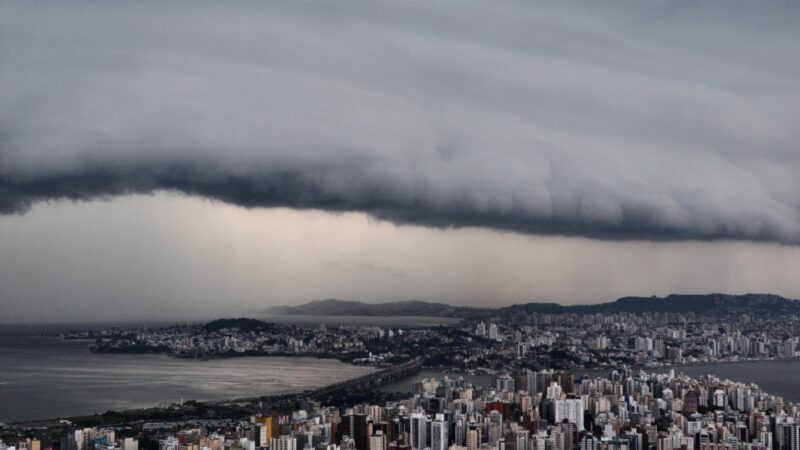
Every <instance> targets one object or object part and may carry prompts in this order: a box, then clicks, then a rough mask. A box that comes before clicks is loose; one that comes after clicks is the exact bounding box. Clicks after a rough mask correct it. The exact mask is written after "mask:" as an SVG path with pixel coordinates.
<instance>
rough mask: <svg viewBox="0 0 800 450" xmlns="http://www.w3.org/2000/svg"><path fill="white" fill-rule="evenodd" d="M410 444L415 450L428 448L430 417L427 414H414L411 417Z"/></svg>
mask: <svg viewBox="0 0 800 450" xmlns="http://www.w3.org/2000/svg"><path fill="white" fill-rule="evenodd" d="M409 428H410V429H409V440H410V441H411V442H409V444H410V445H411V448H412V449H414V450H422V449H424V448H426V447H427V441H428V437H427V431H428V416H426V415H425V414H420V413H414V414H412V415H411V423H410V427H409Z"/></svg>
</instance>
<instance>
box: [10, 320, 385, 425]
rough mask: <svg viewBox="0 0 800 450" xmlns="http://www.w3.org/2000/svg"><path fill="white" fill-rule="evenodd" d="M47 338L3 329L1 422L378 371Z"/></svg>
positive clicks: (277, 389) (290, 388)
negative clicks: (119, 351)
mask: <svg viewBox="0 0 800 450" xmlns="http://www.w3.org/2000/svg"><path fill="white" fill-rule="evenodd" d="M61 328H62V330H63V326H62V327H61ZM68 328H70V329H75V328H82V327H79V326H74V325H73V326H69V327H68ZM57 330H58V327H47V328H45V329H44V331H57ZM40 331H43V329H42V327H36V326H9V325H0V422H6V423H7V422H12V421H16V420H26V419H36V418H51V417H65V416H73V415H81V414H90V413H95V412H103V411H107V410H110V409H115V410H120V409H127V408H139V407H148V406H156V405H159V404H168V403H172V402H175V401H180V400H190V399H194V400H222V399H227V398H234V397H244V396H254V395H261V394H273V393H284V392H296V391H302V390H305V389H308V388H314V387H319V386H323V385H326V384H329V383H333V382H336V381H341V380H345V379H349V378H354V377H357V376H360V375H362V374H365V373H369V372H371V371H373V370H374V369H373V368H371V367H363V366H353V365H350V364H344V363H341V362H339V361H336V360H328V359H316V358H291V357H245V358H228V359H218V360H209V361H198V360H184V359H176V358H170V357H167V356H163V355H107V354H106V355H103V354H94V353H91V352H89V350H88V348H89V345H90V342H86V341H65V340H61V339H58V338H41V337H37V336H36V334H37V332H40Z"/></svg>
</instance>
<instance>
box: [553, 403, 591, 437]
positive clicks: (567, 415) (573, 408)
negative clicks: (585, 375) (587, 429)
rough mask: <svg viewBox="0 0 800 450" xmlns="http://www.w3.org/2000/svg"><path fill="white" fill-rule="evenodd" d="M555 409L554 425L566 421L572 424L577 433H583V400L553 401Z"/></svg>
mask: <svg viewBox="0 0 800 450" xmlns="http://www.w3.org/2000/svg"><path fill="white" fill-rule="evenodd" d="M553 406H554V407H555V421H556V423H559V422H562V421H563V420H565V419H566V420H567V421H568V422H569V423H574V424H575V426H577V428H578V431H583V430H584V427H583V400H582V399H580V398H566V399H564V400H555V401H554V402H553Z"/></svg>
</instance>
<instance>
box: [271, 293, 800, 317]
mask: <svg viewBox="0 0 800 450" xmlns="http://www.w3.org/2000/svg"><path fill="white" fill-rule="evenodd" d="M262 312H265V313H267V314H278V315H286V314H292V315H320V316H433V317H454V318H462V319H473V318H481V317H496V316H513V315H518V314H548V313H549V314H557V313H574V314H596V313H605V314H611V313H622V312H626V313H645V312H651V313H656V312H658V313H678V312H683V313H688V312H693V313H695V314H701V315H702V314H705V315H726V316H730V315H742V314H762V315H774V314H781V315H785V314H798V315H800V301H798V300H795V299H789V298H785V297H782V296H779V295H775V294H763V293H748V294H739V295H734V294H721V293H712V294H670V295H667V296H665V297H657V296H651V297H637V296H626V297H620V298H618V299H617V300H614V301H612V302H606V303H596V304H583V305H561V304H558V303H539V302H531V303H518V304H513V305H509V306H503V307H499V308H486V307H484V308H479V307H469V306H453V305H448V304H445V303H438V302H426V301H422V300H407V301H397V302H387V303H365V302H358V301H353V300H339V299H333V298H329V299H325V300H315V301H312V302H309V303H304V304H302V305H297V306H275V307H271V308H267V309H266V310H263V311H262Z"/></svg>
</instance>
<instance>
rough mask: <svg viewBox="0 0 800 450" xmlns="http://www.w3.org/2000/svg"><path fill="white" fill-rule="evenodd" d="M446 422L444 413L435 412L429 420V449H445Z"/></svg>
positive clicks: (446, 438)
mask: <svg viewBox="0 0 800 450" xmlns="http://www.w3.org/2000/svg"><path fill="white" fill-rule="evenodd" d="M447 429H448V424H447V422H446V421H445V420H444V414H437V415H436V417H435V419H434V420H433V421H432V422H431V450H446V449H447V444H448V432H447Z"/></svg>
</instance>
